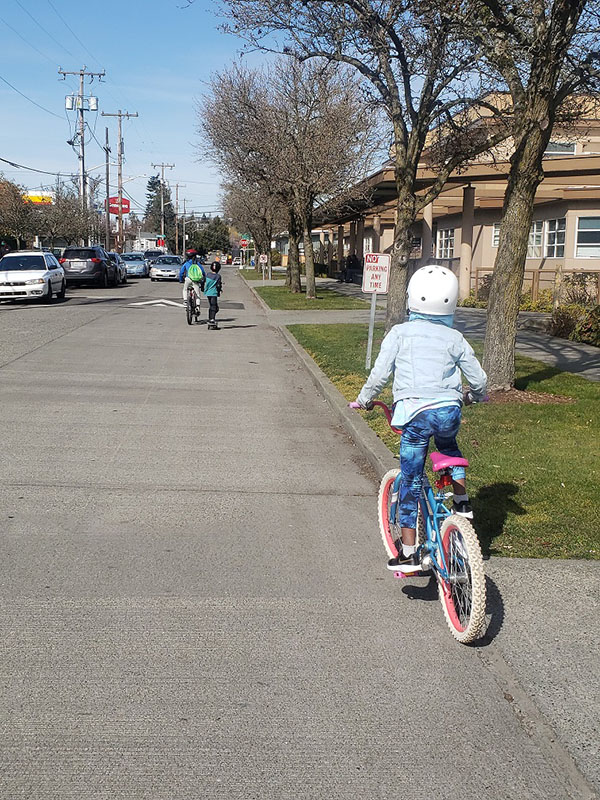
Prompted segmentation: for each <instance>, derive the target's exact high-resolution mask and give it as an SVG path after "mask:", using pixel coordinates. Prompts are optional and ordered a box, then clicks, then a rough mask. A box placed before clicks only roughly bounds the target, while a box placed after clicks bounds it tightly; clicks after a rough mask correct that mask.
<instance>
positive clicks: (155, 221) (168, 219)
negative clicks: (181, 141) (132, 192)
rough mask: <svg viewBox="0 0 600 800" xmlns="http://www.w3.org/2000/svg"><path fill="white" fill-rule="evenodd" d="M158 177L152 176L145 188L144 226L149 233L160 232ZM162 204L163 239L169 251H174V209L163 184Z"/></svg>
mask: <svg viewBox="0 0 600 800" xmlns="http://www.w3.org/2000/svg"><path fill="white" fill-rule="evenodd" d="M160 194H161V188H160V176H158V175H152V177H151V178H150V179H149V180H148V184H147V187H146V215H145V219H144V225H145V226H146V228H147V229H148V230H149V231H151V232H156V233H158V232H159V231H160V230H161V200H160ZM163 203H164V215H165V238H166V240H167V243H168V246H169V249H171V250H174V249H175V208H174V206H173V201H172V200H171V190H170V189H169V187H168V186H167V184H166V183H165V185H164V187H163Z"/></svg>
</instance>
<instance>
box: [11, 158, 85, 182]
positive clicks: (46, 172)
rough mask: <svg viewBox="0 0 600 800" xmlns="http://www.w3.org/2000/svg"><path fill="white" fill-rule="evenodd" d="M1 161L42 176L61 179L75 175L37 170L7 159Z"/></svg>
mask: <svg viewBox="0 0 600 800" xmlns="http://www.w3.org/2000/svg"><path fill="white" fill-rule="evenodd" d="M0 161H3V162H4V163H5V164H10V166H11V167H16V168H17V169H27V170H29V171H30V172H39V173H41V174H42V175H54V176H55V177H57V178H60V177H61V175H63V176H66V175H73V174H74V173H72V172H69V171H68V170H65V171H64V172H48V170H46V169H36V168H35V167H26V166H25V165H24V164H17V163H16V162H14V161H9V160H8V159H7V158H0Z"/></svg>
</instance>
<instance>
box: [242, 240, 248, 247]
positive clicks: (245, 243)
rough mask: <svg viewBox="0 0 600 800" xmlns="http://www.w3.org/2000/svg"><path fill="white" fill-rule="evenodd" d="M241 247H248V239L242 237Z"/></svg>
mask: <svg viewBox="0 0 600 800" xmlns="http://www.w3.org/2000/svg"><path fill="white" fill-rule="evenodd" d="M240 247H248V239H240Z"/></svg>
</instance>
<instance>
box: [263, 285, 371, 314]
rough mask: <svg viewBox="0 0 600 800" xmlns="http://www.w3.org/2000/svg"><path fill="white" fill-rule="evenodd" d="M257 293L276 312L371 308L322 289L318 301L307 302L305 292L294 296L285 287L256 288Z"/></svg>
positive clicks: (354, 298) (318, 290)
mask: <svg viewBox="0 0 600 800" xmlns="http://www.w3.org/2000/svg"><path fill="white" fill-rule="evenodd" d="M255 291H256V292H257V293H258V294H259V295H260V296H261V297H262V299H263V300H264V301H265V303H266V304H267V305H268V306H269V308H272V309H273V310H274V311H344V310H348V309H353V308H368V307H369V306H368V303H367V302H365V301H364V300H360V299H359V298H356V297H346V296H344V295H341V294H339V293H338V292H334V291H332V290H331V289H325V288H320V287H317V298H316V300H307V299H306V294H305V293H304V291H302V292H300V293H297V294H292V293H291V292H290V291H289V290H288V289H287V287H285V286H256V287H255Z"/></svg>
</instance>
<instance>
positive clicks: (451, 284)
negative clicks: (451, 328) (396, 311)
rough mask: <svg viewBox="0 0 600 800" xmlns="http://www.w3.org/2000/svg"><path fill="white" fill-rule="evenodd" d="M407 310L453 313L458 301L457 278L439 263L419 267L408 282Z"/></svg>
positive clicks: (434, 313) (436, 313)
mask: <svg viewBox="0 0 600 800" xmlns="http://www.w3.org/2000/svg"><path fill="white" fill-rule="evenodd" d="M406 294H407V301H408V308H409V311H417V312H419V313H421V314H433V315H436V316H441V315H442V314H454V312H455V311H456V304H457V302H458V279H457V278H456V275H455V274H454V273H453V272H452V270H450V269H448V268H447V267H444V266H442V265H441V264H428V265H427V266H426V267H420V268H419V269H418V270H417V271H416V272H415V274H414V275H413V276H412V278H411V279H410V281H409V282H408V289H407V292H406Z"/></svg>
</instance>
